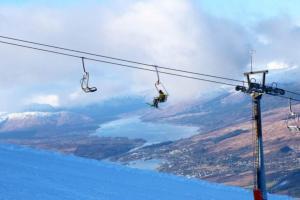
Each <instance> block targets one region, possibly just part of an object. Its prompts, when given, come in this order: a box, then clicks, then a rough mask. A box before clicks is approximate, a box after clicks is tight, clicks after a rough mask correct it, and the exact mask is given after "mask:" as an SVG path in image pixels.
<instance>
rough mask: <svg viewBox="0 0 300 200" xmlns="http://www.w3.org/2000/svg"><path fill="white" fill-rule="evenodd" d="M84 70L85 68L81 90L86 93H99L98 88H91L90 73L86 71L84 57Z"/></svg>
mask: <svg viewBox="0 0 300 200" xmlns="http://www.w3.org/2000/svg"><path fill="white" fill-rule="evenodd" d="M82 68H83V77H82V79H81V80H80V84H81V89H82V90H83V91H84V92H86V93H89V92H96V91H97V88H96V87H90V86H89V73H88V72H87V71H86V70H85V65H84V57H82Z"/></svg>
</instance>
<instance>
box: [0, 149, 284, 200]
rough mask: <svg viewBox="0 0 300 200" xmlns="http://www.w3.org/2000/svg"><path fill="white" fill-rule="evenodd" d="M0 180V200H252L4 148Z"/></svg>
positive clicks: (212, 187) (234, 191) (205, 185)
mask: <svg viewBox="0 0 300 200" xmlns="http://www.w3.org/2000/svg"><path fill="white" fill-rule="evenodd" d="M0 176H1V179H0V185H1V187H0V199H6V200H13V199H31V200H40V199H43V200H56V199H57V200H61V199H64V200H77V199H78V200H82V199H85V200H96V199H109V200H120V199H122V200H141V199H144V200H157V199H161V200H168V199H172V200H186V199H197V200H207V199H214V200H227V199H228V200H250V199H252V192H251V191H250V190H245V189H241V188H238V187H229V186H223V185H220V184H212V183H209V182H206V181H200V180H195V179H187V178H183V177H176V176H172V175H167V174H161V173H155V172H152V171H142V170H137V169H131V168H127V167H124V166H120V165H115V164H110V163H105V162H98V161H94V160H88V159H82V158H78V157H74V156H65V155H61V154H57V153H49V152H45V151H37V150H32V149H27V148H20V147H16V146H8V145H0ZM269 199H270V200H285V199H289V198H288V197H284V196H275V195H269Z"/></svg>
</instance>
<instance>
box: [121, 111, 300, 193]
mask: <svg viewBox="0 0 300 200" xmlns="http://www.w3.org/2000/svg"><path fill="white" fill-rule="evenodd" d="M295 108H296V109H300V105H298V106H297V107H295ZM286 115H287V110H286V108H279V109H275V110H272V111H268V112H265V113H263V137H264V145H265V163H266V164H265V165H266V173H267V181H268V188H271V187H272V186H274V185H276V184H279V182H280V181H281V180H282V179H283V178H284V177H290V178H292V177H293V176H289V174H291V173H295V170H297V169H299V168H300V133H298V134H295V133H291V132H289V131H288V130H287V128H286V124H285V118H286ZM228 120H230V119H228ZM252 144H253V134H252V131H251V120H250V119H249V121H248V122H243V123H239V124H235V125H231V126H229V127H226V128H221V129H219V130H215V131H212V132H207V133H201V134H198V135H196V136H193V137H191V138H188V139H183V140H179V141H176V142H173V143H166V144H165V145H164V144H161V145H154V146H152V147H151V146H150V147H145V148H142V149H138V150H136V151H132V152H130V153H128V154H126V156H122V157H119V158H117V160H119V161H122V162H128V161H132V160H138V159H145V160H147V159H162V160H163V161H164V162H163V164H162V165H161V166H160V167H159V170H160V171H163V172H168V173H175V174H178V175H184V176H190V177H196V178H201V179H206V180H209V181H214V182H219V183H225V184H229V185H238V186H243V187H251V186H252V184H253V145H252ZM298 173H299V170H298ZM296 183H297V182H296ZM298 184H300V183H298ZM295 190H299V185H297V184H296V185H294V186H290V188H289V190H280V191H279V190H278V191H276V192H280V193H285V194H292V195H295V194H299V191H295ZM273 191H274V192H275V190H273Z"/></svg>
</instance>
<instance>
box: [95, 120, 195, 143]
mask: <svg viewBox="0 0 300 200" xmlns="http://www.w3.org/2000/svg"><path fill="white" fill-rule="evenodd" d="M197 133H198V128H197V127H191V126H181V125H174V124H167V123H155V122H143V121H142V120H141V119H140V117H138V116H134V117H128V118H122V119H118V120H115V121H111V122H107V123H103V124H101V125H100V128H99V129H97V131H96V135H98V136H103V137H127V138H130V139H136V138H141V139H144V140H146V141H147V144H154V143H160V142H165V141H174V140H178V139H181V138H187V137H190V136H192V135H195V134H197Z"/></svg>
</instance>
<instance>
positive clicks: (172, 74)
mask: <svg viewBox="0 0 300 200" xmlns="http://www.w3.org/2000/svg"><path fill="white" fill-rule="evenodd" d="M0 37H1V36H0ZM0 43H2V44H7V45H12V46H17V47H22V48H27V49H32V50H37V51H43V52H48V53H53V54H58V55H63V56H68V57H73V58H80V59H82V58H84V59H86V60H91V61H95V62H101V63H106V64H111V65H117V66H121V67H127V68H133V69H138V70H144V71H150V72H155V73H157V72H159V73H161V74H167V75H171V76H177V77H182V78H187V79H194V80H199V81H206V82H210V83H217V84H222V85H227V86H234V87H235V86H236V84H232V83H226V82H222V81H216V80H209V79H204V78H199V77H193V76H187V75H182V74H176V73H171V72H166V71H157V70H153V69H148V68H143V67H138V66H133V65H128V64H123V63H117V62H111V61H106V60H100V59H94V58H89V57H82V56H80V55H75V54H70V53H64V52H59V51H54V50H49V49H43V48H38V47H33V46H28V45H23V44H18V43H12V42H6V41H1V40H0ZM150 66H151V67H153V65H150ZM157 68H161V69H163V68H162V67H158V66H157ZM170 69H172V68H170ZM178 72H179V71H178ZM183 72H185V71H183ZM211 78H213V76H212V77H211ZM243 83H245V82H243ZM285 91H287V92H289V93H292V94H298V93H296V92H292V91H288V90H285ZM299 95H300V94H299ZM275 97H281V98H286V99H291V100H293V101H297V102H300V100H299V99H295V98H291V97H286V96H280V95H278V96H275Z"/></svg>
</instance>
